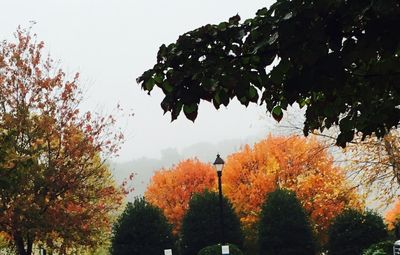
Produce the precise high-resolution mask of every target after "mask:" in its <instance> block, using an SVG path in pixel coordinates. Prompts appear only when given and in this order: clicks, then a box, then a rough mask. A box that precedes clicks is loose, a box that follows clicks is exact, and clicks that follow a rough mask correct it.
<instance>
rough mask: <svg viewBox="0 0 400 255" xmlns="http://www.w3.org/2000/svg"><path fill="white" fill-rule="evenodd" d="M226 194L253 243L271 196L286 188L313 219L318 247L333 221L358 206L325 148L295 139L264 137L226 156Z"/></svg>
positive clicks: (300, 138)
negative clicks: (318, 241) (341, 213)
mask: <svg viewBox="0 0 400 255" xmlns="http://www.w3.org/2000/svg"><path fill="white" fill-rule="evenodd" d="M223 184H224V194H226V196H227V197H228V198H229V200H230V201H231V202H232V204H233V206H234V208H235V211H236V213H237V214H238V216H239V217H240V220H241V222H242V224H243V225H244V227H245V229H246V233H247V237H248V238H250V239H252V238H254V237H255V236H257V234H256V233H255V231H256V227H255V224H256V223H257V221H258V219H259V217H260V212H261V207H262V204H263V203H264V201H265V199H266V196H267V194H268V193H269V192H272V191H274V190H275V189H277V188H285V189H289V190H292V191H294V192H295V193H296V195H297V197H298V199H299V200H300V203H301V204H302V206H303V207H304V208H305V210H306V212H307V213H308V214H309V215H310V217H311V219H310V220H311V223H312V226H313V228H314V230H315V232H316V233H317V234H318V237H319V239H320V241H322V242H325V241H326V231H327V228H328V226H329V224H330V222H331V220H332V219H333V218H334V217H335V216H337V215H338V214H339V213H340V212H341V211H342V210H343V209H344V208H345V207H348V206H354V207H360V206H361V200H360V199H359V197H358V195H357V194H356V192H355V190H353V189H352V188H351V186H350V185H349V183H348V182H347V181H346V177H345V175H344V173H343V171H342V169H340V168H338V167H336V166H335V165H334V163H333V158H332V156H331V155H330V154H329V152H328V151H327V148H326V147H324V145H323V144H321V143H319V142H318V141H317V140H316V139H306V138H303V137H299V136H286V137H285V136H275V137H274V136H268V137H267V138H266V139H264V140H262V141H260V142H258V143H256V144H255V145H254V146H253V148H251V147H249V146H246V147H244V148H243V149H242V151H239V152H236V153H234V154H232V155H230V156H229V157H228V159H227V162H226V164H225V166H224V174H223Z"/></svg>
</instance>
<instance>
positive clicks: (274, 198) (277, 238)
mask: <svg viewBox="0 0 400 255" xmlns="http://www.w3.org/2000/svg"><path fill="white" fill-rule="evenodd" d="M258 240H259V249H260V250H259V254H261V255H264V254H266V255H314V254H315V242H314V237H313V233H312V230H311V227H310V224H309V221H308V217H307V214H306V213H305V211H304V209H303V207H302V206H301V204H300V202H299V201H298V199H297V198H296V195H295V193H294V192H291V191H288V190H282V189H278V190H276V191H274V192H271V193H270V194H269V195H268V196H267V199H266V201H265V203H264V204H263V206H262V209H261V217H260V222H259V238H258Z"/></svg>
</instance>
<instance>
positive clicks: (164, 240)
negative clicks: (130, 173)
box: [111, 198, 174, 255]
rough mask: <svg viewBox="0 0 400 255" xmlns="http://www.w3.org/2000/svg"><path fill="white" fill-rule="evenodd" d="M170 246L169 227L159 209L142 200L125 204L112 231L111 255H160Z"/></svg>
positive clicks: (171, 237)
mask: <svg viewBox="0 0 400 255" xmlns="http://www.w3.org/2000/svg"><path fill="white" fill-rule="evenodd" d="M173 247H174V238H173V236H172V227H171V225H170V224H169V223H168V222H167V219H166V218H165V216H164V215H163V214H162V212H161V210H160V209H158V208H157V207H155V206H153V205H151V204H149V203H148V202H146V200H144V199H143V198H136V199H135V201H134V202H133V203H128V204H127V205H126V208H125V210H124V212H123V213H122V214H121V216H120V217H119V219H118V221H117V222H116V224H115V225H114V228H113V237H112V241H111V254H113V255H128V254H129V255H159V254H163V252H164V249H171V248H173Z"/></svg>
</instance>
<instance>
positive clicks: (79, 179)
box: [0, 29, 123, 255]
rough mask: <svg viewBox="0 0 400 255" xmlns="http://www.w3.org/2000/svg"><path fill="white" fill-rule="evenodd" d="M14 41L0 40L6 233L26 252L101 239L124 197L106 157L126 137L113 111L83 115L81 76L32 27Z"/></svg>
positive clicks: (2, 226) (0, 174) (0, 210)
mask: <svg viewBox="0 0 400 255" xmlns="http://www.w3.org/2000/svg"><path fill="white" fill-rule="evenodd" d="M16 39H17V42H16V43H15V44H14V43H11V42H7V41H3V42H2V43H1V44H0V85H1V86H0V144H1V149H0V201H1V203H0V230H1V231H3V232H5V233H6V234H7V235H8V236H9V237H10V239H11V241H12V244H13V245H14V246H15V248H16V250H17V253H18V254H20V255H30V254H31V253H32V247H33V244H34V243H36V244H40V245H43V246H46V247H47V248H49V249H52V250H56V251H59V252H60V253H66V252H68V250H69V249H70V248H71V247H73V246H84V247H94V246H96V245H99V244H102V243H104V242H106V240H107V239H108V234H110V232H111V221H112V219H113V214H114V213H115V212H116V210H117V209H118V208H119V206H120V204H121V202H122V199H123V191H122V190H121V188H119V187H117V186H116V185H115V183H114V181H113V179H112V175H111V173H110V171H109V169H108V167H107V165H106V164H105V159H106V158H107V157H109V156H110V155H113V154H114V153H115V152H116V151H117V150H118V148H119V142H120V141H121V139H122V136H121V134H120V133H119V132H117V131H116V130H115V129H114V126H115V125H114V118H113V117H112V116H101V115H98V116H97V115H94V114H91V113H90V112H87V113H80V112H79V103H80V101H81V97H82V94H81V92H80V90H79V88H78V84H79V75H78V74H76V75H75V76H74V77H73V78H72V79H68V78H67V77H66V74H65V73H64V72H63V71H62V70H61V69H58V68H56V67H55V66H54V63H53V61H52V60H51V59H50V58H49V57H48V58H44V57H42V52H43V47H44V43H43V42H39V43H37V41H36V40H37V39H36V37H35V36H33V37H32V36H31V34H30V32H29V30H28V31H26V30H22V29H18V30H17V32H16Z"/></svg>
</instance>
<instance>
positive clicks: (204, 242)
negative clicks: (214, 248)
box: [181, 190, 243, 255]
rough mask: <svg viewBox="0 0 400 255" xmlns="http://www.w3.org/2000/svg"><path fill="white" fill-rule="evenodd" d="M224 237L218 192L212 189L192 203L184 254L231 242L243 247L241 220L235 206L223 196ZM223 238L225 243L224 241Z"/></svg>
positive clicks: (186, 220) (184, 232)
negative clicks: (234, 208)
mask: <svg viewBox="0 0 400 255" xmlns="http://www.w3.org/2000/svg"><path fill="white" fill-rule="evenodd" d="M222 207H223V214H222V217H223V221H224V225H223V226H224V236H222V233H221V232H222V231H221V228H220V214H219V213H220V211H219V198H218V193H215V192H210V191H208V190H206V191H204V192H203V193H197V194H195V195H194V196H193V197H192V199H191V200H190V202H189V209H188V211H187V213H186V214H185V216H184V218H183V223H182V231H181V236H182V243H181V246H182V247H181V248H182V254H183V255H193V254H197V253H198V252H199V251H200V250H201V249H203V248H204V247H207V246H210V245H215V244H218V243H219V244H220V243H221V242H223V244H226V243H229V244H234V245H237V246H238V247H239V248H241V247H242V244H243V236H242V231H241V229H240V221H239V219H238V218H237V216H236V214H235V212H234V210H233V208H232V204H231V203H230V202H229V201H228V200H227V199H226V198H225V197H223V199H222ZM221 239H223V240H221Z"/></svg>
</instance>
